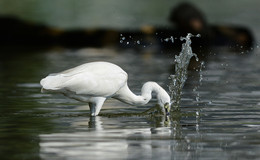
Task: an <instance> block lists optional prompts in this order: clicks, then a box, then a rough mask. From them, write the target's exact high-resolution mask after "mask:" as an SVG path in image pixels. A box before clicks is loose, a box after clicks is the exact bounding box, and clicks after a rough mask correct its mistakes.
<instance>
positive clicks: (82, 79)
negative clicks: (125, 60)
mask: <svg viewBox="0 0 260 160" xmlns="http://www.w3.org/2000/svg"><path fill="white" fill-rule="evenodd" d="M127 78H128V76H127V73H126V72H125V71H124V70H123V69H121V68H120V67H119V66H117V65H115V64H112V63H109V62H91V63H86V64H83V65H80V66H78V67H75V68H72V69H69V70H65V71H63V72H60V73H55V74H50V75H49V76H47V77H46V78H44V79H42V80H41V82H40V83H41V85H42V90H43V91H49V92H58V93H63V94H64V95H65V96H67V97H70V98H73V99H76V100H79V101H83V102H88V103H89V107H90V114H91V115H92V116H96V115H98V114H99V112H100V109H101V107H102V105H103V103H104V101H105V100H106V99H107V98H110V97H112V98H115V99H118V100H120V101H122V102H125V103H128V104H132V105H144V104H147V103H148V102H149V101H150V99H151V98H152V95H151V93H152V92H153V91H154V92H155V93H156V95H157V99H158V104H159V105H160V106H162V107H163V106H164V105H165V104H170V97H169V95H168V94H167V92H166V91H165V90H164V89H163V88H162V87H160V86H159V85H158V84H157V83H155V82H146V83H145V84H144V85H143V87H142V90H141V92H142V93H141V95H140V96H137V95H135V94H134V93H132V92H131V90H130V89H129V88H128V86H127Z"/></svg>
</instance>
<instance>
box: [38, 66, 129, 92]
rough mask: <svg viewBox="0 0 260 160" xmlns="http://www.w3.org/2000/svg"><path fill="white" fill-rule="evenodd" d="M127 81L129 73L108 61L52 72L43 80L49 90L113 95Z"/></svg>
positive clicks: (44, 86)
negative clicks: (56, 72)
mask: <svg viewBox="0 0 260 160" xmlns="http://www.w3.org/2000/svg"><path fill="white" fill-rule="evenodd" d="M126 81H127V73H126V72H125V71H123V70H122V69H121V68H120V67H118V66H116V65H114V64H111V63H106V62H95V63H87V64H83V65H81V66H78V67H75V68H72V69H69V70H66V71H63V72H61V73H58V74H52V75H50V76H48V77H46V78H45V79H43V80H42V81H41V85H42V86H43V88H44V89H47V90H64V89H65V90H67V91H72V92H75V93H76V94H86V95H90V96H106V97H107V96H112V95H113V94H114V93H115V92H117V91H118V90H119V89H120V88H121V87H122V86H123V85H124V84H125V83H126Z"/></svg>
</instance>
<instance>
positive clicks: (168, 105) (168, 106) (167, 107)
mask: <svg viewBox="0 0 260 160" xmlns="http://www.w3.org/2000/svg"><path fill="white" fill-rule="evenodd" d="M164 109H165V115H166V116H168V115H170V109H171V108H170V104H169V103H165V104H164Z"/></svg>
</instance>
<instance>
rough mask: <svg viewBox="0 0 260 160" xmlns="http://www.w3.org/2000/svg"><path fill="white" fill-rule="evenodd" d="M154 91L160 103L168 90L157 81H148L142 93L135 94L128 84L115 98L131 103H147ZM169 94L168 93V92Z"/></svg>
mask: <svg viewBox="0 0 260 160" xmlns="http://www.w3.org/2000/svg"><path fill="white" fill-rule="evenodd" d="M152 92H155V94H156V95H157V98H158V102H159V103H160V97H161V95H162V94H165V93H166V91H165V90H164V89H163V88H162V87H160V86H159V85H158V84H157V83H155V82H146V83H145V84H144V85H143V87H142V90H141V95H139V96H138V95H135V94H134V93H133V92H132V91H131V90H130V89H129V88H128V86H127V85H125V86H124V87H122V88H121V89H120V90H119V91H118V93H117V94H116V95H115V96H114V98H116V99H118V100H120V101H123V102H125V103H128V104H131V105H145V104H147V103H148V102H149V101H150V100H151V98H152ZM166 94H167V93H166Z"/></svg>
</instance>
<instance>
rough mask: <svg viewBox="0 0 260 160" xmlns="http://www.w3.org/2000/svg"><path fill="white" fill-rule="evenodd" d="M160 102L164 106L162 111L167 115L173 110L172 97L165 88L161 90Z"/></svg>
mask: <svg viewBox="0 0 260 160" xmlns="http://www.w3.org/2000/svg"><path fill="white" fill-rule="evenodd" d="M157 98H158V103H159V105H160V106H161V108H162V112H163V113H165V114H166V115H169V114H170V110H171V98H170V96H169V95H168V93H167V92H166V91H165V90H161V92H160V94H158V97H157Z"/></svg>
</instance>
